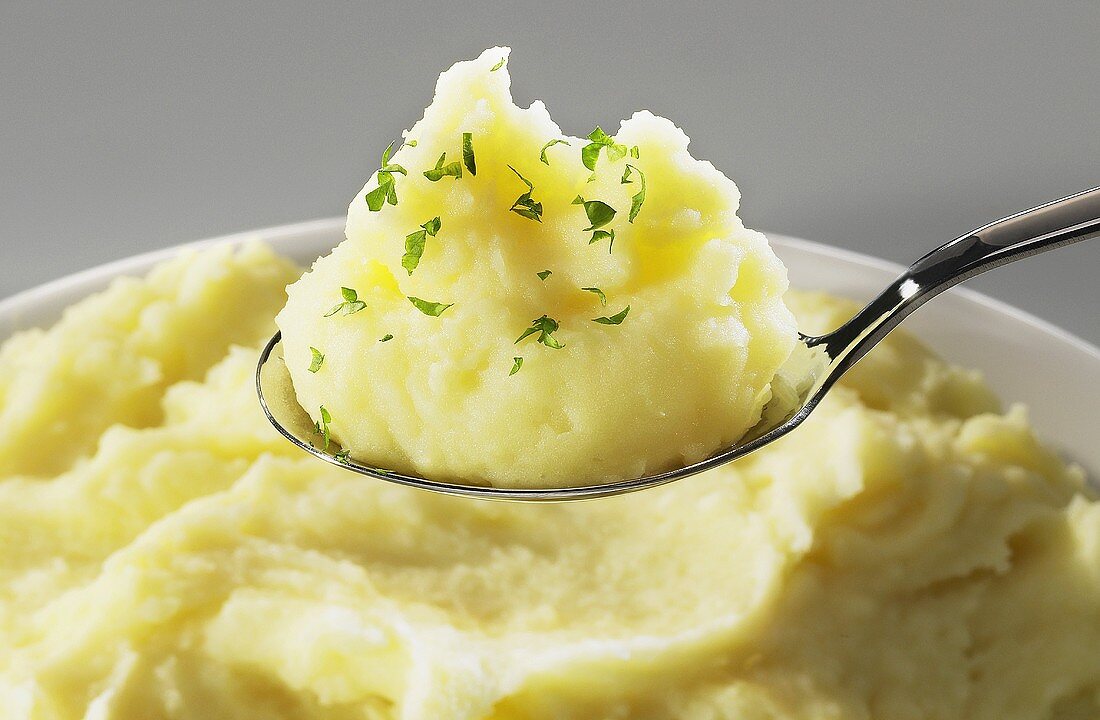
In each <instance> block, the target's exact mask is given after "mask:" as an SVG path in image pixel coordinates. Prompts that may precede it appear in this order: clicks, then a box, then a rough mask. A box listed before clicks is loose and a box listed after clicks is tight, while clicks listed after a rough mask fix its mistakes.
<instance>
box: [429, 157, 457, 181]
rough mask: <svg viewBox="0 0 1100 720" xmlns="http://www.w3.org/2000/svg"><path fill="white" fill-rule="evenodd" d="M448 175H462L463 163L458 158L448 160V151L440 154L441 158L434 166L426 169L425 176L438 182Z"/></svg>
mask: <svg viewBox="0 0 1100 720" xmlns="http://www.w3.org/2000/svg"><path fill="white" fill-rule="evenodd" d="M444 163H446V164H444ZM448 175H450V176H452V177H456V178H460V177H462V164H461V163H459V162H458V161H457V160H455V161H454V162H450V163H449V162H447V153H443V154H442V155H440V156H439V159H438V160H436V161H435V167H434V168H432V169H431V170H425V171H424V177H426V178H428V179H429V180H431V181H432V182H438V181H440V180H442V179H443V178H445V177H447V176H448Z"/></svg>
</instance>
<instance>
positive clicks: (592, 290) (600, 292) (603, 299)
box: [581, 287, 607, 306]
mask: <svg viewBox="0 0 1100 720" xmlns="http://www.w3.org/2000/svg"><path fill="white" fill-rule="evenodd" d="M581 290H584V291H586V292H590V293H595V294H596V295H599V296H600V304H602V305H605V306H606V305H607V296H606V295H604V294H603V290H600V289H599V288H598V287H590V288H581Z"/></svg>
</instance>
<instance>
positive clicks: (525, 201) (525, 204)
mask: <svg viewBox="0 0 1100 720" xmlns="http://www.w3.org/2000/svg"><path fill="white" fill-rule="evenodd" d="M508 169H509V170H511V171H512V172H514V173H515V174H516V177H518V178H519V179H520V180H522V181H523V184H524V185H526V186H527V192H525V193H523V194H522V195H520V196H519V197H518V198H516V201H515V202H514V203H512V207H510V208H508V209H509V210H511V211H512V212H514V213H515V214H516V215H519V216H520V217H525V218H527V219H528V220H534V221H535V222H542V203H540V202H535V199H534V198H532V197H531V192H532V191H533V190H534V189H535V186H534V185H532V184H531V181H530V180H528V179H527V178H525V177H523V176H522V175H520V174H519V170H516V169H515V168H514V167H512V166H511V165H509V166H508Z"/></svg>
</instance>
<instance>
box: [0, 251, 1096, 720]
mask: <svg viewBox="0 0 1100 720" xmlns="http://www.w3.org/2000/svg"><path fill="white" fill-rule="evenodd" d="M298 272H299V270H297V269H295V268H293V267H292V266H291V265H290V264H289V263H287V262H286V261H285V260H282V259H280V258H279V257H277V256H275V255H274V254H273V253H271V252H270V251H268V250H266V249H265V248H264V247H262V246H257V245H252V246H247V247H245V248H243V249H241V250H239V251H236V252H231V251H230V250H228V249H227V248H217V249H213V250H209V251H204V252H202V253H185V254H183V255H181V256H180V257H179V258H178V259H176V260H174V261H172V262H170V263H168V264H167V265H165V266H163V267H160V268H158V269H157V270H156V271H154V273H153V274H152V275H151V276H150V277H149V278H147V279H144V280H125V281H120V282H119V283H118V284H116V285H115V286H114V287H113V288H112V289H111V290H109V291H108V292H107V293H106V294H103V295H100V296H97V297H93V298H89V299H88V300H86V301H84V302H82V303H80V304H78V305H77V306H75V307H74V308H72V309H70V310H69V312H68V313H66V315H65V318H64V319H63V320H62V321H61V322H60V323H59V324H58V325H56V326H55V327H53V328H52V329H49V330H46V331H33V332H30V333H24V334H20V335H17V336H15V337H14V338H12V339H10V340H8V341H7V342H6V343H5V344H4V345H3V349H2V350H0V377H3V378H4V379H5V383H6V384H5V385H4V389H3V391H2V393H0V409H2V410H3V412H4V413H6V414H5V417H6V418H8V421H7V425H6V426H5V429H4V432H5V437H11V436H12V435H10V434H19V433H29V432H30V431H31V430H30V428H34V427H43V426H45V427H49V426H50V424H49V423H47V422H46V420H48V419H49V418H53V419H54V421H55V422H61V421H64V422H66V423H67V424H68V427H69V428H70V431H69V434H68V440H69V441H70V442H71V443H72V444H73V447H74V448H77V449H73V450H71V451H70V452H71V453H72V455H73V457H71V458H65V457H61V458H55V459H52V460H50V461H49V463H48V464H45V461H42V462H43V463H44V464H36V463H35V462H34V461H33V455H34V454H41V453H40V450H41V448H23V447H13V446H12V445H5V446H4V449H3V458H2V461H3V463H4V465H3V466H4V467H5V468H18V470H14V471H13V470H6V471H5V472H4V474H3V476H2V477H0V557H2V558H3V559H2V560H0V698H2V699H3V700H4V702H3V703H2V704H0V708H2V710H0V716H3V717H5V718H7V717H10V718H20V719H31V718H33V719H35V720H42V719H49V720H62V719H64V720H69V719H72V720H75V719H77V718H113V719H117V720H137V719H139V718H140V719H141V720H148V719H149V718H265V719H271V718H285V719H286V720H292V719H300V718H317V719H321V718H325V719H328V718H341V719H344V718H372V719H375V718H402V719H406V720H414V719H416V720H419V719H421V718H423V719H425V720H429V719H430V720H437V719H438V718H448V719H460V718H470V719H474V718H501V719H504V718H532V719H533V718H585V719H586V720H587V719H588V718H592V717H605V718H635V717H640V718H647V717H648V718H690V719H698V720H711V719H717V718H738V719H740V718H769V719H775V720H792V719H794V720H801V719H807V720H808V719H814V720H817V719H819V718H837V719H838V720H849V719H864V718H868V719H872V720H879V719H882V720H893V719H895V718H921V719H925V718H942V719H945V720H947V719H950V720H961V719H962V718H966V719H967V720H974V719H976V720H984V719H989V720H994V719H996V720H1006V719H1007V720H1023V719H1027V720H1039V719H1043V720H1081V719H1084V718H1090V719H1091V718H1095V717H1097V715H1098V713H1100V653H1097V651H1096V648H1097V647H1100V573H1098V572H1097V568H1098V567H1100V503H1098V502H1097V501H1096V498H1095V495H1094V493H1093V492H1092V491H1091V490H1089V489H1088V487H1087V486H1086V485H1085V482H1084V477H1083V474H1082V473H1081V471H1080V470H1078V469H1075V468H1073V467H1070V466H1067V465H1065V464H1064V463H1063V462H1062V461H1060V460H1059V459H1058V458H1057V457H1056V456H1055V455H1054V454H1053V453H1051V452H1050V451H1049V450H1047V449H1045V448H1044V447H1043V446H1042V444H1041V443H1040V442H1038V441H1037V440H1036V439H1035V436H1034V434H1033V432H1032V430H1031V429H1030V428H1029V426H1028V424H1027V420H1026V417H1025V415H1024V413H1023V412H1022V411H1021V410H1020V409H1011V410H1009V411H1008V412H1002V411H1001V410H1000V408H999V404H998V402H997V400H996V398H995V397H994V396H993V395H992V394H991V393H990V392H989V391H988V390H987V389H986V388H985V386H984V385H983V383H982V381H981V380H980V377H979V375H978V374H977V373H975V372H973V371H969V370H963V369H959V368H954V367H951V366H949V365H947V364H945V363H944V362H942V361H941V360H938V359H937V358H935V357H933V356H932V355H930V354H929V353H928V352H927V351H925V350H924V349H923V348H922V347H921V346H920V345H919V344H918V343H917V342H915V341H914V340H912V339H911V338H908V337H906V336H904V335H902V334H898V335H892V336H891V337H890V338H888V339H887V340H886V341H885V343H884V344H883V345H882V346H881V347H878V348H876V349H875V351H874V352H873V353H871V355H870V356H868V357H867V358H866V359H865V360H863V361H862V362H861V363H860V364H859V365H858V366H857V367H856V368H855V369H853V371H852V372H851V373H850V374H849V375H848V376H846V378H845V379H844V380H843V381H842V383H841V385H840V386H839V387H838V388H837V389H836V390H835V391H834V392H833V393H831V394H830V396H829V397H828V398H827V400H826V401H825V403H824V404H823V406H822V407H821V408H820V409H819V410H818V411H816V412H815V413H814V416H812V417H811V418H810V419H809V420H808V421H807V422H806V424H805V426H804V427H802V428H800V429H799V430H798V431H797V432H795V433H793V434H792V435H791V436H789V437H788V438H785V439H784V440H782V441H780V442H778V443H776V444H774V445H772V446H769V447H767V448H765V449H763V450H761V451H759V452H758V453H756V454H754V455H752V456H750V457H748V458H746V459H744V460H742V461H739V462H738V463H736V464H734V465H731V466H726V467H724V468H721V469H718V470H714V471H711V472H708V473H706V474H704V475H701V476H698V477H695V478H690V479H688V480H685V481H683V482H679V483H675V484H673V485H670V486H667V487H663V488H658V489H654V490H649V491H646V492H643V493H637V494H634V495H630V496H624V497H618V498H610V499H605V500H599V501H590V502H584V503H570V504H564V505H546V506H527V505H516V504H504V503H491V502H481V501H474V500H466V499H457V498H450V497H444V496H438V495H435V494H431V493H425V492H421V491H415V490H410V489H406V488H401V487H398V486H392V485H389V484H387V483H380V482H374V481H369V480H365V479H363V478H361V477H359V476H356V475H353V474H351V473H348V472H346V471H343V470H340V469H339V468H337V467H334V466H330V465H327V464H325V463H321V462H318V461H317V460H315V459H313V458H310V457H307V456H305V455H304V454H303V453H301V451H299V450H297V449H296V448H294V447H293V446H291V445H290V444H288V443H287V442H286V441H285V440H283V439H282V438H281V437H280V436H279V435H278V434H277V433H276V432H275V431H274V430H273V429H272V428H271V426H270V425H269V424H268V423H267V421H266V420H265V418H264V417H263V415H262V413H261V412H260V410H259V408H258V407H257V404H256V400H255V393H254V388H253V384H252V381H253V370H254V367H255V361H256V357H257V354H258V352H259V348H260V346H261V345H262V343H263V342H264V338H265V337H266V336H267V335H268V334H269V333H270V332H271V331H272V330H273V324H272V323H271V318H272V317H273V316H274V314H275V313H276V312H277V310H278V309H279V307H280V306H281V304H282V302H283V299H282V297H281V295H282V293H281V288H282V287H283V286H284V285H285V284H286V283H288V282H291V281H292V280H293V279H294V278H295V277H296V276H297V274H298ZM249 298H250V299H251V300H248V299H249ZM249 302H251V303H253V304H251V305H248V304H247V303H249ZM787 302H788V304H789V306H790V307H791V308H792V310H793V311H794V312H795V314H796V316H797V318H798V323H799V327H801V328H804V329H805V330H806V331H809V332H817V331H823V330H827V329H829V328H831V327H833V326H835V325H836V324H837V323H839V322H840V321H841V320H842V319H844V318H845V317H846V316H848V315H849V314H850V313H851V311H852V307H851V305H850V304H848V303H845V302H842V301H838V300H835V299H832V298H828V297H824V296H820V295H813V294H802V293H788V295H787ZM227 304H228V305H227ZM227 306H233V307H238V308H244V309H242V310H241V311H239V312H233V313H226V312H224V308H225V307H227ZM120 308H126V312H125V313H124V314H121V315H120ZM195 317H202V318H206V321H205V322H207V323H210V324H212V325H216V326H217V327H218V328H219V329H218V332H217V334H216V336H212V339H211V340H210V341H209V342H208V343H206V345H205V346H204V347H203V348H202V349H201V355H191V356H186V354H187V353H189V352H198V350H197V349H195V348H192V347H191V346H190V344H188V343H187V342H186V339H187V337H188V336H189V335H190V333H191V332H192V325H191V320H190V319H192V318H195ZM138 339H140V342H139V341H138ZM88 346H95V347H99V348H100V352H98V353H95V354H89V355H84V356H82V357H81V362H72V361H71V358H67V357H65V356H68V355H71V354H72V353H75V352H77V351H78V349H79V348H81V347H88ZM185 356H186V359H187V362H184V360H185ZM139 359H140V360H141V364H142V365H144V366H146V367H148V368H149V369H148V371H147V372H145V373H142V374H139V373H134V372H129V373H118V372H116V371H117V369H118V367H119V366H120V365H121V366H122V367H129V366H130V365H131V364H133V363H137V362H138V360H139ZM154 370H155V372H154ZM151 377H155V378H159V379H158V380H157V383H156V384H154V385H152V386H151V385H150V381H149V378H151ZM96 378H98V379H99V382H98V383H96V382H93V380H94V379H96ZM13 388H14V389H17V390H13ZM80 398H87V399H88V400H89V402H80V401H79V400H80ZM105 398H115V399H116V400H111V401H108V400H106V399H105ZM118 398H128V400H127V402H126V403H125V404H123V403H121V401H120V400H117V399H118ZM91 400H95V402H91ZM135 408H136V409H137V411H135Z"/></svg>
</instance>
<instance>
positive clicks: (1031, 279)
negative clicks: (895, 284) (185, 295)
mask: <svg viewBox="0 0 1100 720" xmlns="http://www.w3.org/2000/svg"><path fill="white" fill-rule="evenodd" d="M1098 34H1100V3H1098V2H1096V1H1095V0H1080V1H1078V2H1054V3H1026V4H1025V3H1018V4H1017V3H1006V2H984V3H955V2H952V3H934V2H925V3H894V2H877V1H876V2H871V1H866V0H860V1H859V2H847V3H841V4H834V3H826V2H812V3H809V2H807V3H778V2H767V3H765V2H757V3H744V2H732V3H725V2H713V3H690V4H689V3H684V2H676V3H636V4H631V3H626V2H620V1H617V0H604V2H591V1H586V2H583V3H581V2H570V3H567V2H563V1H562V0H555V1H554V2H553V3H551V2H545V3H539V4H537V5H536V4H531V3H520V2H502V3H488V2H483V3H476V4H474V3H468V2H449V3H429V4H423V3H414V2H402V3H396V2H395V3H338V2H320V3H302V4H301V5H292V4H291V3H287V2H279V3H243V2H235V1H234V2H216V3H200V2H190V3H172V4H169V3H159V2H149V3H141V2H131V3H122V2H99V3H92V2H88V3H43V2H26V3H23V2H19V3H14V2H12V1H11V0H7V1H6V2H0V297H3V296H7V295H10V294H12V293H14V292H16V291H18V290H21V289H24V288H27V287H30V286H32V285H35V284H37V283H40V282H42V281H45V280H49V279H51V278H56V277H59V276H61V275H64V274H66V273H69V272H72V271H74V270H79V269H82V268H85V267H88V266H91V265H93V264H97V263H101V262H104V261H107V260H111V259H114V258H119V257H122V256H125V255H129V254H132V253H135V252H139V251H144V250H149V249H153V248H157V247H161V246H165V245H169V244H174V243H178V242H182V241H187V240H193V239H198V238H201V237H206V236H210V235H216V234H221V233H225V232H230V231H235V230H243V229H249V228H254V227H260V226H265V225H272V224H277V223H284V222H291V221H297V220H304V219H309V218H314V217H320V216H329V215H337V214H342V213H343V212H344V210H345V208H346V205H347V202H348V200H349V199H350V197H351V196H352V195H353V194H354V193H355V192H356V191H357V190H358V189H359V187H360V186H361V185H362V183H363V182H364V180H365V179H366V178H367V176H368V174H369V173H370V172H372V171H373V170H374V169H375V168H376V167H377V162H378V161H377V156H378V154H379V151H380V149H381V148H382V147H383V146H384V145H385V144H386V143H387V142H388V141H389V139H392V138H395V137H398V136H399V133H400V131H401V129H403V128H405V127H407V126H409V125H410V124H411V123H412V122H413V121H415V120H416V119H418V118H419V117H420V114H421V111H422V110H423V107H424V105H425V104H426V103H427V102H428V101H429V99H430V97H431V94H432V90H433V86H434V82H435V78H436V76H437V74H438V73H439V72H440V70H442V69H443V68H445V67H447V66H449V65H450V64H451V63H452V62H454V61H455V60H459V59H465V58H470V57H473V56H475V55H477V54H478V53H479V52H480V51H481V50H483V49H484V48H485V47H488V46H490V45H495V44H509V45H511V46H512V47H513V56H512V61H511V65H510V67H511V70H512V72H513V76H514V78H515V80H514V83H513V87H514V92H515V94H516V97H517V99H518V100H520V101H521V102H523V103H524V104H526V103H527V102H529V101H530V100H533V99H536V98H541V99H544V100H545V101H546V102H547V105H548V106H549V108H550V110H551V112H552V113H553V115H554V117H555V118H556V119H557V120H558V122H559V123H560V124H561V125H562V127H563V128H564V129H565V130H566V131H568V132H572V133H575V134H581V133H584V132H587V131H588V130H590V129H591V127H592V126H593V125H594V124H596V123H600V124H602V125H603V126H604V127H608V126H610V127H617V126H618V121H619V119H621V118H622V117H625V116H629V114H630V113H632V112H633V111H634V110H635V109H638V108H650V109H652V110H653V111H655V112H657V113H658V114H664V115H667V116H669V117H671V118H673V119H674V120H675V121H676V122H677V123H678V124H680V125H681V126H682V127H683V128H684V129H685V130H686V131H687V133H688V134H689V135H690V136H691V137H692V140H693V144H692V149H693V151H694V153H695V154H696V156H698V157H704V158H708V159H711V160H712V161H714V163H715V164H716V165H717V166H718V167H719V168H722V169H723V170H725V171H726V172H727V174H729V175H730V176H731V177H733V178H734V179H735V180H736V181H737V183H738V184H739V185H740V186H741V189H742V192H743V194H744V202H743V209H742V215H743V217H744V218H745V220H746V223H747V224H749V225H750V226H754V227H759V228H762V229H766V230H772V231H776V232H783V233H788V234H791V235H797V236H802V237H806V238H810V239H815V240H821V241H824V242H827V243H831V244H834V245H839V246H843V247H847V248H852V249H855V250H859V251H864V252H869V253H872V254H875V255H879V256H882V257H886V258H889V259H892V260H897V261H906V262H908V261H910V260H913V259H915V258H916V257H917V256H919V255H921V254H923V252H924V251H925V250H927V249H930V248H931V247H933V246H935V245H938V244H940V243H942V242H944V241H946V240H948V239H950V238H952V237H954V236H956V235H958V234H961V233H963V232H965V231H967V230H969V229H971V228H972V227H974V226H976V225H979V224H982V223H984V222H986V221H989V220H992V219H995V218H997V217H999V216H1001V215H1004V214H1007V213H1009V212H1011V211H1014V210H1018V209H1022V208H1024V207H1026V206H1029V205H1032V204H1036V203H1038V202H1041V201H1044V200H1049V199H1053V198H1055V197H1058V196H1060V195H1064V194H1068V193H1070V192H1073V191H1076V190H1080V189H1084V188H1085V187H1088V186H1092V185H1097V184H1100V81H1098V76H1097V61H1098V59H1100V51H1098V49H1097V48H1098V40H1097V37H1098ZM1097 270H1100V245H1098V244H1097V243H1096V242H1093V243H1086V244H1082V245H1078V246H1075V247H1071V248H1067V249H1064V250H1061V251H1058V252H1056V253H1053V254H1050V255H1047V256H1044V257H1039V258H1035V259H1033V260H1030V261H1028V262H1026V263H1023V264H1021V265H1018V266H1014V267H1009V268H1005V269H1003V270H1000V271H998V272H997V273H994V274H993V275H990V276H987V277H985V278H979V279H978V280H976V281H974V282H973V283H972V284H971V285H972V286H976V287H978V288H979V289H982V290H984V291H986V292H988V293H990V294H992V295H994V296H997V297H1000V298H1003V299H1006V300H1009V301H1010V302H1012V303H1014V304H1016V305H1018V306H1020V307H1023V308H1025V309H1027V310H1030V311H1032V312H1034V313H1036V314H1038V315H1040V316H1042V317H1045V318H1048V319H1050V320H1052V321H1054V322H1055V323H1057V324H1059V325H1062V326H1063V327H1065V328H1067V329H1070V330H1072V331H1074V332H1077V333H1079V334H1080V335H1082V336H1083V337H1085V338H1086V339H1088V340H1090V341H1092V342H1100V313H1098V312H1097V300H1098V299H1100V293H1098V291H1097V285H1096V282H1095V280H1094V277H1093V275H1094V274H1095V273H1096V271H1097Z"/></svg>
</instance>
